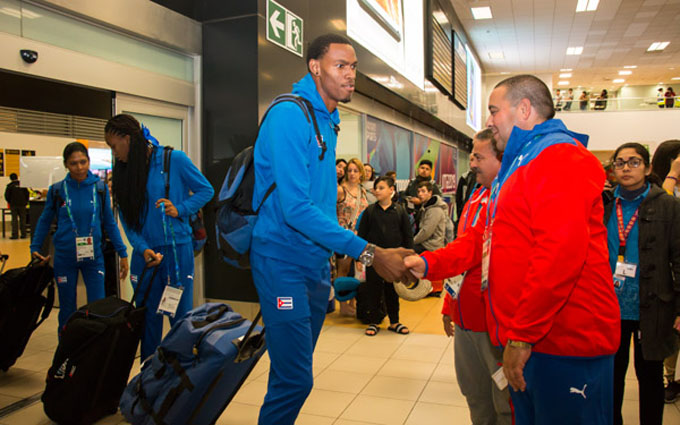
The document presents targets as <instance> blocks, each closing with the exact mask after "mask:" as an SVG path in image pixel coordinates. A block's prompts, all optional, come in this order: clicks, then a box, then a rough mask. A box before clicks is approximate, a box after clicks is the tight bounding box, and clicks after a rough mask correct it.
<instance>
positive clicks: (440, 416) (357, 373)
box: [0, 239, 680, 425]
mask: <svg viewBox="0 0 680 425" xmlns="http://www.w3.org/2000/svg"><path fill="white" fill-rule="evenodd" d="M27 245H28V244H27V242H25V241H9V240H3V239H0V250H1V251H2V252H6V253H10V255H11V256H12V261H11V262H10V263H9V264H8V267H15V266H19V265H23V264H25V262H26V261H25V260H27V257H28V256H27V254H26V252H27V251H28V246H27ZM440 305H441V301H440V300H438V299H425V300H422V301H419V302H415V303H409V302H403V303H402V322H404V323H405V324H406V325H408V326H409V327H410V328H411V330H412V331H413V332H412V333H411V334H410V335H408V336H402V335H397V334H395V333H392V332H387V331H386V330H385V329H384V326H383V329H382V331H381V332H380V333H379V334H378V335H377V336H376V337H373V338H370V337H366V336H364V335H363V328H364V326H363V325H361V324H358V323H356V322H355V321H352V320H351V319H348V318H342V317H340V316H338V315H337V313H334V314H331V315H329V316H328V318H327V320H326V324H325V326H324V329H323V331H322V333H321V336H320V338H319V343H318V345H317V349H316V352H315V354H314V376H315V382H314V389H313V390H312V393H311V394H310V396H309V398H308V399H307V402H306V403H305V405H304V407H303V408H302V411H301V413H300V416H299V418H298V421H297V423H298V424H303V425H305V424H306V425H325V424H338V425H362V424H406V425H422V424H428V425H436V424H447V425H450V424H456V425H458V424H460V425H464V424H469V423H470V419H469V414H468V408H467V405H466V403H465V399H464V397H463V395H462V394H461V392H460V390H459V388H458V384H457V383H456V377H455V371H454V368H453V355H452V340H451V339H448V338H446V337H445V336H443V334H442V331H441V329H440V327H441V315H440V314H439V308H440ZM56 317H57V315H56V312H55V313H53V314H52V315H51V316H50V318H49V319H48V320H47V321H46V322H45V323H44V324H43V325H42V326H40V328H38V329H37V330H36V331H35V332H34V334H33V336H32V337H31V340H30V342H29V344H28V347H27V349H26V352H25V354H24V355H23V356H22V357H21V358H20V359H19V360H18V361H17V364H16V365H15V366H14V367H12V368H11V369H10V370H9V371H8V372H7V373H3V372H0V409H2V408H3V407H5V406H8V405H11V404H13V403H15V402H18V401H20V400H22V399H24V398H26V397H30V396H33V395H35V394H39V393H40V392H41V391H42V390H43V388H44V379H45V372H46V370H47V369H48V367H49V365H50V363H51V361H52V355H53V353H54V349H55V347H56V327H57V325H56ZM138 370H139V364H138V362H137V363H136V364H135V367H134V368H133V371H132V375H131V376H134V374H136V373H137V372H138ZM268 370H269V359H268V357H267V356H266V355H265V356H264V357H263V358H262V360H261V361H260V362H259V363H258V365H257V366H256V367H255V369H254V370H253V372H252V373H251V375H250V376H249V378H248V380H247V381H246V383H245V384H244V386H243V387H242V388H241V390H240V391H239V393H238V394H237V395H236V397H235V398H234V400H233V401H232V403H231V404H230V405H229V407H228V408H227V410H226V411H225V412H224V414H222V416H221V417H220V419H219V420H218V422H217V423H218V424H222V425H227V424H229V425H249V424H256V423H257V415H258V411H259V406H260V405H261V404H262V400H263V398H264V394H265V392H266V388H267V375H268ZM627 378H628V380H627V382H626V383H627V387H626V395H625V401H624V423H625V424H630V425H636V424H639V421H638V417H637V416H638V413H637V411H638V408H637V400H638V391H637V383H636V381H635V377H634V372H633V371H632V369H629V371H628V377H627ZM0 411H1V410H0ZM50 423H51V421H50V420H49V419H48V418H47V417H46V416H45V414H44V413H43V409H42V404H41V403H40V402H39V401H37V402H35V403H33V404H30V405H28V406H27V407H24V408H22V409H20V410H18V411H16V412H14V413H12V414H9V415H6V416H4V417H0V425H15V424H16V425H38V424H50ZM98 423H99V424H120V423H126V422H125V421H124V419H123V417H122V416H121V415H120V414H118V415H113V416H110V417H108V418H105V419H103V420H101V421H100V422H98ZM664 424H666V425H680V403H678V404H677V405H675V404H672V405H666V410H665V413H664Z"/></svg>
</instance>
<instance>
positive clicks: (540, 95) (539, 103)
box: [495, 74, 555, 120]
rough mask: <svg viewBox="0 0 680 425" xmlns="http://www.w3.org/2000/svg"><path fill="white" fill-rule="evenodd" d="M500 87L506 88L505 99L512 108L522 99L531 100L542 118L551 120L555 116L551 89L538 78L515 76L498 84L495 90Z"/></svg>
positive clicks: (526, 75)
mask: <svg viewBox="0 0 680 425" xmlns="http://www.w3.org/2000/svg"><path fill="white" fill-rule="evenodd" d="M499 87H505V88H506V90H507V91H506V92H505V98H506V99H507V100H508V101H509V102H510V104H511V105H512V106H515V105H517V104H518V103H519V102H520V101H521V100H522V99H529V102H531V106H533V107H534V108H535V109H536V112H538V114H539V115H540V116H541V117H542V118H545V119H546V120H549V119H552V118H553V117H554V116H555V106H554V105H553V100H552V94H551V93H550V89H549V88H548V86H546V85H545V83H544V82H543V81H541V80H540V79H539V78H538V77H536V76H533V75H529V74H523V75H515V76H514V77H510V78H506V79H505V80H503V81H501V82H500V83H498V84H496V87H495V88H499Z"/></svg>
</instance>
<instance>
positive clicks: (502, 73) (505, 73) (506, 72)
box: [501, 71, 510, 75]
mask: <svg viewBox="0 0 680 425" xmlns="http://www.w3.org/2000/svg"><path fill="white" fill-rule="evenodd" d="M501 75H510V73H509V72H508V71H503V72H501Z"/></svg>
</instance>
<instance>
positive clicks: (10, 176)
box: [9, 173, 19, 181]
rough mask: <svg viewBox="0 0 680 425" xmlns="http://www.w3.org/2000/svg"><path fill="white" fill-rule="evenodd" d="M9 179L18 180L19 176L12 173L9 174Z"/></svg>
mask: <svg viewBox="0 0 680 425" xmlns="http://www.w3.org/2000/svg"><path fill="white" fill-rule="evenodd" d="M9 179H10V180H12V181H14V180H19V176H17V173H12V174H10V175H9Z"/></svg>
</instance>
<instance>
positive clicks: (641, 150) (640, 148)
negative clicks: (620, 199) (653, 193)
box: [611, 142, 661, 186]
mask: <svg viewBox="0 0 680 425" xmlns="http://www.w3.org/2000/svg"><path fill="white" fill-rule="evenodd" d="M624 149H634V150H635V152H636V153H637V154H638V155H640V156H641V157H642V162H643V163H644V164H645V167H649V164H650V162H649V151H648V150H647V148H645V147H644V146H642V145H641V144H640V143H636V142H630V143H624V144H622V145H621V146H619V147H618V148H616V150H615V151H614V153H613V154H612V158H611V162H612V163H614V161H616V156H617V155H618V154H619V152H621V151H622V150H624ZM645 179H646V180H651V181H652V183H656V184H658V185H659V186H660V185H661V184H660V183H659V182H658V181H656V179H650V177H645Z"/></svg>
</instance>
